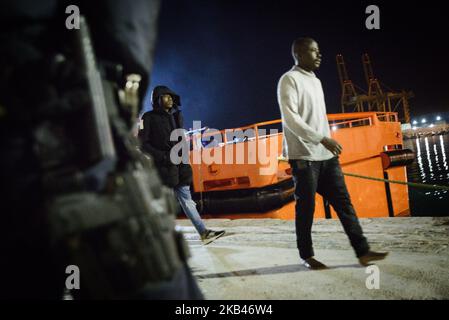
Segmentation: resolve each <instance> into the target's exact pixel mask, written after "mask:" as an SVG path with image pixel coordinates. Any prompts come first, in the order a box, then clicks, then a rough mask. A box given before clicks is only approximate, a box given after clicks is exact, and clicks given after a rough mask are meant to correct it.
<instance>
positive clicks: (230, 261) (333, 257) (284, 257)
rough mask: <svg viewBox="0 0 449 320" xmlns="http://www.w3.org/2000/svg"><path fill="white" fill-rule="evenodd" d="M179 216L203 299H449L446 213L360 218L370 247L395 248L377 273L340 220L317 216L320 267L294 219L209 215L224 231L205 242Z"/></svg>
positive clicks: (215, 226)
mask: <svg viewBox="0 0 449 320" xmlns="http://www.w3.org/2000/svg"><path fill="white" fill-rule="evenodd" d="M177 222H178V225H179V226H180V227H181V229H182V231H183V233H184V235H185V238H186V240H187V242H188V244H189V248H190V251H191V254H192V257H191V258H190V260H189V264H190V266H191V268H192V270H193V272H194V275H195V276H196V278H197V280H198V283H199V285H200V287H201V289H202V291H203V293H204V295H205V297H206V299H224V300H240V299H261V300H265V299H270V300H285V299H448V298H449V217H442V218H418V217H407V218H376V219H360V222H361V224H362V227H363V230H364V232H365V235H366V237H367V238H368V241H369V243H370V245H371V247H372V249H373V250H379V251H389V252H390V255H389V256H388V257H387V259H386V260H384V261H380V262H378V263H377V264H376V265H377V267H378V270H377V271H378V278H374V280H373V277H375V276H377V271H376V270H373V268H370V269H367V268H365V267H362V266H360V265H359V264H358V261H357V259H356V257H355V255H354V252H353V251H352V248H351V247H350V245H349V241H348V239H347V237H346V235H345V233H344V232H343V229H342V227H341V224H340V223H339V221H338V220H315V222H314V226H313V231H312V234H313V240H314V248H315V256H316V258H317V259H319V260H320V261H322V262H323V263H325V264H327V265H328V266H329V267H330V269H328V270H322V271H310V270H308V269H307V268H305V267H304V266H302V265H301V261H300V259H299V255H298V251H297V248H296V236H295V232H294V222H293V221H285V220H275V219H245V220H222V219H220V220H218V219H209V220H205V222H206V225H207V226H208V227H210V228H212V229H221V228H223V229H226V232H227V234H226V235H225V236H223V237H222V238H220V239H218V240H216V241H215V242H213V243H211V244H209V245H207V246H203V245H202V244H201V241H200V240H199V236H198V235H197V233H196V232H195V230H194V228H193V227H192V225H191V223H190V221H189V220H184V219H182V220H177ZM376 279H377V280H376ZM376 281H378V282H376ZM376 283H377V284H378V289H377V284H376Z"/></svg>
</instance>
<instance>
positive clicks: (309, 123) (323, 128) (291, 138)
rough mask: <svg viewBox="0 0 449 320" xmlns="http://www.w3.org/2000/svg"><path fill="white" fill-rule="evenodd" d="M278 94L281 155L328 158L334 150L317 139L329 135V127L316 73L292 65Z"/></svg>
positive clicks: (282, 81)
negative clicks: (280, 118) (281, 142)
mask: <svg viewBox="0 0 449 320" xmlns="http://www.w3.org/2000/svg"><path fill="white" fill-rule="evenodd" d="M277 95H278V103H279V108H280V110H281V116H282V129H283V132H284V141H283V154H284V156H288V158H289V159H291V160H294V159H303V160H310V161H323V160H328V159H331V158H332V157H333V154H332V153H331V152H330V151H329V150H327V149H326V148H325V147H324V146H323V145H322V144H321V143H320V141H321V140H322V139H323V137H325V136H326V137H330V130H329V124H328V120H327V115H326V104H325V102H324V93H323V87H322V86H321V81H320V80H319V79H318V78H317V77H316V76H315V73H313V72H308V71H305V70H303V69H301V68H300V67H298V66H294V67H293V68H292V69H291V70H290V71H288V72H286V73H285V74H283V75H282V77H281V78H280V80H279V84H278V90H277Z"/></svg>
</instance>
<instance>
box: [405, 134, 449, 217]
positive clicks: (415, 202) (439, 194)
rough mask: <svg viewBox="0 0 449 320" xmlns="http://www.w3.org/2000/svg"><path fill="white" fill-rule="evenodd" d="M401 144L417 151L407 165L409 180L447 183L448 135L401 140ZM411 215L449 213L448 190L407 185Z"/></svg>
mask: <svg viewBox="0 0 449 320" xmlns="http://www.w3.org/2000/svg"><path fill="white" fill-rule="evenodd" d="M404 147H405V148H408V149H411V150H413V151H414V152H415V153H416V161H414V162H413V163H412V164H410V165H409V166H407V177H408V181H410V182H418V183H425V184H437V185H443V186H448V185H449V165H448V159H447V156H448V155H447V150H449V135H438V136H430V137H425V138H419V139H409V140H404ZM409 197H410V209H411V214H412V215H413V216H443V215H444V216H449V192H448V191H446V190H430V189H419V188H409Z"/></svg>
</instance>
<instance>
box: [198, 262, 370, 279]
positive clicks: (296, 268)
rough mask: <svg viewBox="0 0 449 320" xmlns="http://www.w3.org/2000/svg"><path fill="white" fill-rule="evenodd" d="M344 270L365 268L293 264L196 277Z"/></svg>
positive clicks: (352, 265)
mask: <svg viewBox="0 0 449 320" xmlns="http://www.w3.org/2000/svg"><path fill="white" fill-rule="evenodd" d="M343 268H363V266H361V265H359V264H348V265H337V266H328V268H327V269H323V270H310V269H308V268H307V267H305V266H303V265H301V264H291V265H286V266H274V267H266V268H257V269H246V270H236V271H229V272H221V273H211V274H203V275H196V277H197V278H198V279H201V280H202V279H214V278H229V277H247V276H263V275H274V274H283V273H295V272H303V271H309V272H313V271H315V272H323V271H329V270H334V269H343Z"/></svg>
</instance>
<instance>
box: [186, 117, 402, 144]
mask: <svg viewBox="0 0 449 320" xmlns="http://www.w3.org/2000/svg"><path fill="white" fill-rule="evenodd" d="M328 120H329V126H330V127H331V129H332V130H337V129H342V128H353V127H362V126H373V125H377V124H379V123H380V122H398V115H397V113H396V112H356V113H338V114H328ZM281 123H282V119H276V120H270V121H264V122H258V123H255V124H251V125H247V126H243V127H237V128H232V129H222V130H212V131H210V132H208V131H205V132H204V133H202V134H201V135H202V136H201V139H204V138H208V137H211V136H213V137H216V136H218V135H220V138H219V139H218V140H219V142H218V143H209V144H208V145H206V146H203V147H206V148H210V147H222V146H224V145H227V144H234V143H241V142H247V141H253V140H259V139H266V138H271V137H274V136H277V135H280V134H282V132H281V130H278V129H276V130H277V131H276V132H272V131H270V133H268V134H261V133H260V129H264V128H266V127H269V126H274V125H278V126H279V125H280V124H281ZM265 130H266V129H265ZM265 132H266V131H265ZM194 136H195V135H194ZM230 137H231V138H230ZM193 140H194V141H198V140H197V139H193ZM194 143H195V142H194Z"/></svg>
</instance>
